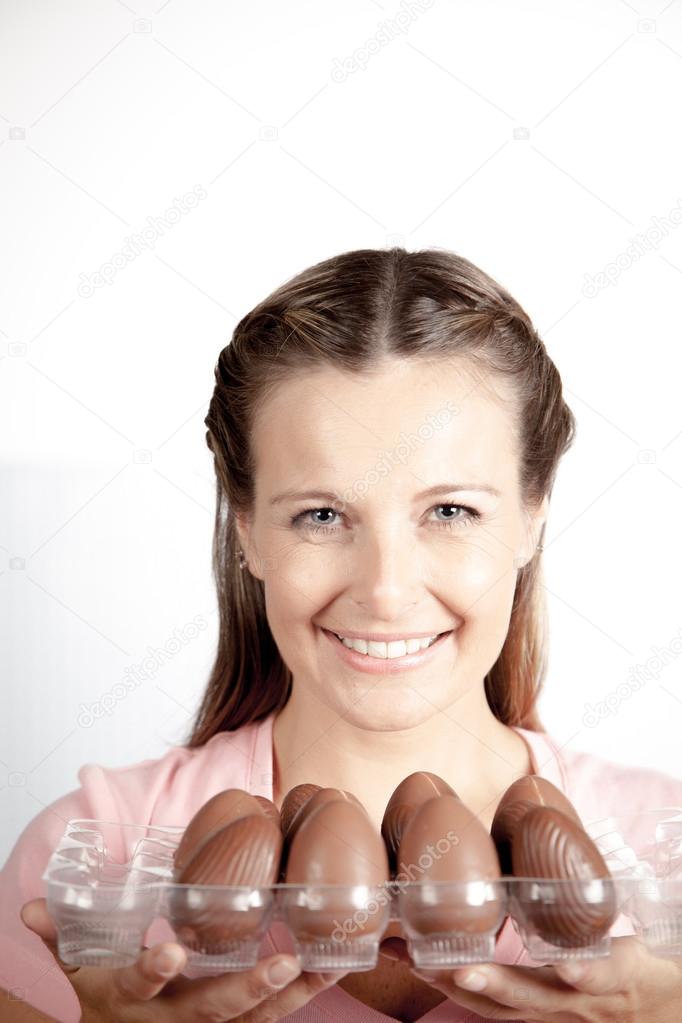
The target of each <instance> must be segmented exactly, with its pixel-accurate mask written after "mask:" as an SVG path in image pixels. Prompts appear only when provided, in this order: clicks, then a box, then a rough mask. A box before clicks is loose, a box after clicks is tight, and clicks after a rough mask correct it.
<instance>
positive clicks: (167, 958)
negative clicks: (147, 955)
mask: <svg viewBox="0 0 682 1023" xmlns="http://www.w3.org/2000/svg"><path fill="white" fill-rule="evenodd" d="M180 962H181V956H180V953H179V952H170V951H166V952H159V954H158V955H157V956H156V957H155V959H154V970H155V971H156V972H157V973H159V974H160V975H161V976H162V977H171V976H172V975H173V974H174V973H176V972H177V969H178V967H179V966H180Z"/></svg>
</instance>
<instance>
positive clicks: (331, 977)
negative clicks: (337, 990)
mask: <svg viewBox="0 0 682 1023" xmlns="http://www.w3.org/2000/svg"><path fill="white" fill-rule="evenodd" d="M345 976H346V974H345V973H343V972H339V971H337V972H336V973H321V974H320V977H322V980H323V981H324V983H325V984H334V983H336V981H337V980H341V978H342V977H345Z"/></svg>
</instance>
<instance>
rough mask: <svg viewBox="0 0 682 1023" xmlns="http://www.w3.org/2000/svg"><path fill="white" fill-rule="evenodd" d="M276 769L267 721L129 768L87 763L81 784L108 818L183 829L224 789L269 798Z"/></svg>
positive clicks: (173, 748) (174, 749)
mask: <svg viewBox="0 0 682 1023" xmlns="http://www.w3.org/2000/svg"><path fill="white" fill-rule="evenodd" d="M271 770H272V745H271V722H270V720H269V719H267V720H265V721H260V722H251V723H249V724H246V725H243V726H242V727H241V728H238V729H236V730H234V731H230V732H227V731H223V732H218V733H216V735H214V736H213V737H212V738H211V739H209V740H208V742H206V743H205V744H204V745H203V746H197V747H187V746H171V747H170V748H169V749H168V750H167V751H166V753H164V754H163V755H162V756H160V757H156V758H147V759H145V760H140V761H138V762H136V763H133V764H128V765H126V766H125V767H113V768H112V767H103V766H101V765H99V764H85V765H84V766H83V767H81V769H80V771H79V772H78V779H79V781H80V783H81V787H82V789H83V790H85V792H86V793H87V794H88V795H89V797H90V802H91V803H92V804H93V805H96V806H97V808H98V814H97V816H98V817H101V818H102V819H105V820H107V819H110V820H115V821H128V822H129V823H135V824H157V825H178V826H182V825H184V824H186V823H187V821H188V820H189V819H190V818H191V817H192V816H193V814H194V813H195V812H196V811H197V810H198V809H199V807H200V806H202V805H203V803H205V802H206V801H207V800H208V799H210V798H211V796H213V795H215V793H216V792H220V791H222V790H223V789H228V788H244V789H246V790H247V791H249V792H254V793H257V794H264V793H265V792H266V791H267V789H268V786H269V785H271V780H272V777H271ZM108 815H113V816H108Z"/></svg>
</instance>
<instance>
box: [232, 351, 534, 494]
mask: <svg viewBox="0 0 682 1023" xmlns="http://www.w3.org/2000/svg"><path fill="white" fill-rule="evenodd" d="M422 369H423V372H421V370H422ZM446 370H447V372H441V374H440V375H439V374H438V373H436V372H435V371H434V369H433V367H424V368H422V367H417V368H416V370H415V372H411V373H407V372H404V371H403V372H400V373H398V374H396V377H395V378H392V377H391V376H390V374H382V375H381V376H379V375H374V376H372V377H370V378H368V377H363V378H358V379H353V378H349V376H348V374H340V373H336V372H330V373H314V374H310V375H306V376H305V377H302V378H298V379H295V380H291V381H286V383H284V384H283V385H282V386H281V387H279V388H278V389H277V390H276V391H274V392H273V393H272V395H271V397H270V399H269V402H268V403H267V404H265V405H263V407H262V408H261V410H260V415H259V418H258V421H257V423H256V424H254V435H253V437H252V442H253V454H254V457H255V460H256V466H257V470H258V472H257V475H260V476H263V475H265V476H266V477H267V479H268V482H269V483H270V484H271V486H269V487H268V489H269V490H273V489H275V488H276V487H277V486H279V484H282V485H283V486H290V484H291V479H292V477H295V478H296V479H297V480H298V481H299V483H300V485H301V486H302V487H303V484H304V482H305V484H306V485H307V486H322V485H323V483H324V481H326V482H327V483H329V485H330V486H332V485H333V486H334V487H336V488H338V487H339V486H340V485H342V484H343V481H344V480H345V478H346V477H349V478H350V477H353V478H355V477H357V476H362V475H363V474H366V473H370V474H371V473H372V471H373V470H374V472H375V473H376V474H377V476H379V477H383V478H386V476H387V472H390V474H391V475H392V477H393V480H392V483H393V485H394V486H396V487H398V486H399V487H400V489H401V490H408V491H409V490H410V489H411V490H414V491H419V490H421V489H424V488H425V487H427V486H430V485H431V484H432V483H435V482H440V481H448V480H451V481H453V482H456V481H460V482H462V483H464V482H471V481H478V482H480V483H486V484H488V485H489V486H493V487H495V486H497V487H498V488H499V489H504V487H505V486H513V484H514V481H515V479H516V435H515V428H514V427H515V424H514V421H513V412H512V409H511V408H510V406H509V404H502V403H500V402H499V401H497V400H496V398H495V397H493V395H492V394H491V390H490V387H489V382H488V381H484V382H483V384H484V385H483V386H476V385H475V383H472V379H471V376H470V375H466V374H462V373H458V372H457V369H456V368H451V367H446ZM377 482H379V480H377Z"/></svg>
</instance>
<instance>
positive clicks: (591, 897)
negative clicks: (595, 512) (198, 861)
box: [42, 807, 682, 977]
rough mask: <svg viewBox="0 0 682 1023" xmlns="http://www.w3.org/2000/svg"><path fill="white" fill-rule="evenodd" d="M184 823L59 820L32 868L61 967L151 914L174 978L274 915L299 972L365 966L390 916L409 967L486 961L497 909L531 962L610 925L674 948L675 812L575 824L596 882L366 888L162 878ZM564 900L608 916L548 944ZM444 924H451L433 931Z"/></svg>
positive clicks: (122, 948) (255, 951)
mask: <svg viewBox="0 0 682 1023" xmlns="http://www.w3.org/2000/svg"><path fill="white" fill-rule="evenodd" d="M183 830H184V829H183V828H179V827H177V828H175V827H157V826H152V825H137V824H121V823H112V822H109V821H98V820H71V821H69V822H68V824H67V827H66V830H65V832H64V835H63V836H62V838H61V840H60V841H59V844H58V845H57V847H56V848H55V850H54V852H53V853H52V856H51V858H50V861H49V863H48V865H47V868H46V870H45V872H44V874H43V875H42V876H43V880H45V882H46V886H47V905H48V911H49V913H50V915H51V917H52V919H53V920H54V922H55V925H56V927H57V934H58V950H59V955H60V956H61V958H62V959H63V960H64V962H66V963H70V964H74V965H81V966H108V967H120V966H126V965H129V964H130V963H133V962H135V960H136V959H137V958H138V957H139V954H140V951H141V950H142V948H143V947H144V943H145V935H146V932H147V930H148V928H149V927H150V926H151V924H152V922H153V921H154V920H155V919H156V918H158V917H161V918H164V919H165V920H166V921H168V923H169V925H170V927H171V928H172V930H173V933H174V934H175V939H176V940H177V941H178V942H179V943H180V944H181V945H182V946H183V947H184V949H185V950H186V953H187V967H186V969H185V972H186V973H188V974H189V975H191V976H194V977H196V976H210V975H216V974H219V973H224V972H228V971H233V970H246V969H250V968H251V967H253V966H255V965H256V963H257V961H258V958H259V951H260V945H261V942H262V940H263V938H264V937H265V935H266V933H267V932H268V930H269V928H270V926H271V925H272V924H273V923H274V922H275V921H281V922H282V923H283V924H284V925H285V926H286V928H287V929H288V931H289V933H290V934H291V938H292V941H293V945H294V951H295V954H296V956H297V957H298V959H299V961H300V963H301V967H302V969H304V970H309V971H317V970H334V969H339V970H353V971H362V970H371V969H373V968H374V967H375V966H376V963H377V957H378V953H379V943H380V941H381V938H382V936H383V934H384V932H385V931H386V929H387V927H388V925H389V923H390V922H391V921H399V922H400V924H401V927H402V931H403V934H404V937H405V939H406V941H407V947H408V951H409V954H410V957H411V960H412V962H413V964H414V965H415V966H417V967H421V968H450V967H454V966H459V965H462V964H465V963H473V962H490V961H493V960H494V958H495V941H496V937H498V936H499V933H500V931H501V929H502V926H503V924H504V923H505V920H506V918H507V916H509V917H510V918H511V920H512V924H513V926H514V928H515V930H516V931H517V933H518V934H519V936H520V938H521V940H522V942H523V945H524V946H525V948H526V950H527V952H528V954H529V956H530V957H531V959H533V960H534V961H537V962H544V963H551V962H553V961H556V960H559V959H567V958H594V957H598V956H607V955H608V954H609V951H610V942H611V937H612V932H613V931H614V930H616V933H619V934H622V933H629V934H635V935H638V936H639V937H640V938H641V939H642V940H643V941H644V943H645V944H646V945H647V947H648V948H649V949H650V951H651V952H653V953H654V954H657V955H662V956H680V955H682V808H681V807H673V808H662V809H657V810H651V811H647V812H646V813H641V814H635V815H632V816H630V817H618V818H605V819H604V820H601V821H596V822H594V823H592V824H589V825H587V826H586V831H587V832H588V834H589V835H590V836H591V837H592V839H593V840H594V841H595V843H596V844H597V847H598V848H599V850H600V852H601V853H602V855H603V857H604V858H605V860H606V862H607V866H608V868H609V872H610V877H609V878H606V879H604V880H596V881H595V880H585V881H578V880H570V881H569V880H563V881H556V880H551V879H547V878H516V877H503V878H501V879H500V880H495V881H484V880H481V881H475V880H474V881H467V882H462V881H460V882H447V881H433V882H432V881H428V880H423V881H420V880H414V879H412V877H413V875H414V877H416V878H418V877H419V874H420V873H422V874H423V873H424V872H425V870H426V866H427V865H426V864H419V865H415V869H414V871H413V872H412V871H410V873H409V875H408V879H407V880H406V879H405V878H404V877H402V878H401V879H400V880H395V881H389V882H386V883H385V884H382V885H375V886H366V885H293V884H284V883H280V884H274V885H271V886H269V887H267V888H248V887H239V886H220V885H186V884H182V885H180V884H175V883H174V882H173V880H172V876H173V853H174V850H175V849H176V847H177V845H178V843H179V841H180V838H181V837H182V834H183ZM576 900H578V901H579V904H580V906H581V907H582V909H581V912H582V913H583V916H584V913H585V912H587V914H588V915H592V916H596V917H597V918H598V917H599V914H600V912H602V911H603V910H605V909H606V908H608V907H614V906H615V917H616V919H617V924H616V925H611V929H610V930H609V931H607V932H606V933H605V934H602V935H601V936H599V937H596V938H595V936H594V934H592V935H590V934H589V933H586V932H585V933H581V932H580V930H579V928H577V929H576V927H575V926H574V927H573V930H572V932H571V934H570V937H568V938H566V937H558V938H557V936H556V931H552V928H551V927H549V930H548V921H549V922H550V923H551V921H552V919H554V920H556V914H557V913H559V914H561V913H562V912H564V913H565V912H566V907H567V906H568V907H569V908H568V912H569V915H570V913H571V911H572V910H571V907H574V906H575V905H576ZM444 919H445V920H448V919H449V920H456V921H457V926H458V927H459V928H460V929H459V930H443V929H442V926H443V920H444ZM578 919H581V918H580V917H578ZM574 923H575V921H574ZM439 927H440V928H441V929H439Z"/></svg>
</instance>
